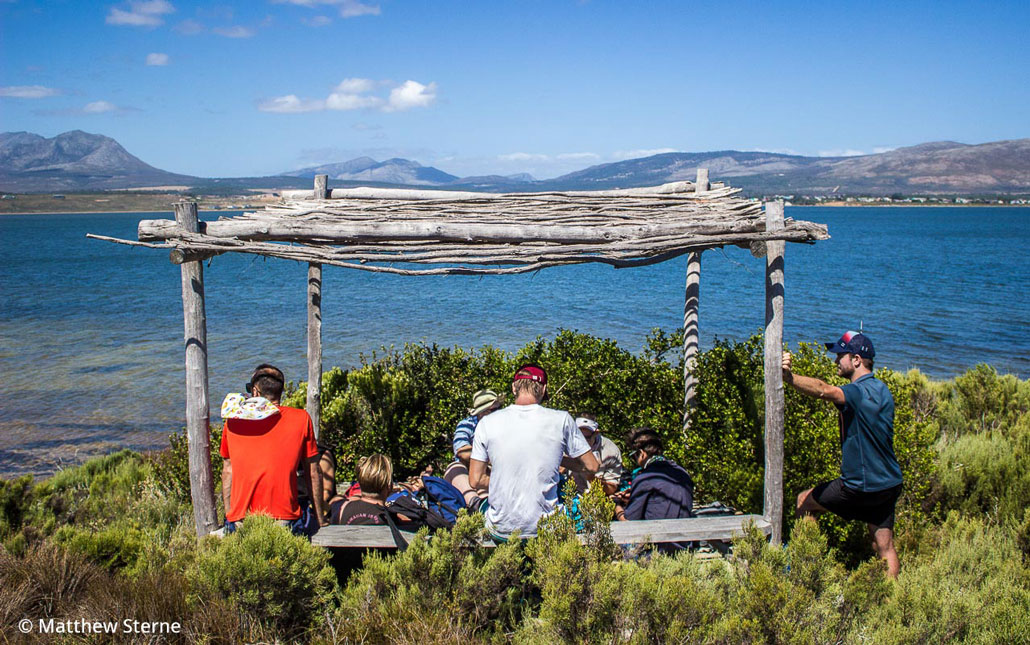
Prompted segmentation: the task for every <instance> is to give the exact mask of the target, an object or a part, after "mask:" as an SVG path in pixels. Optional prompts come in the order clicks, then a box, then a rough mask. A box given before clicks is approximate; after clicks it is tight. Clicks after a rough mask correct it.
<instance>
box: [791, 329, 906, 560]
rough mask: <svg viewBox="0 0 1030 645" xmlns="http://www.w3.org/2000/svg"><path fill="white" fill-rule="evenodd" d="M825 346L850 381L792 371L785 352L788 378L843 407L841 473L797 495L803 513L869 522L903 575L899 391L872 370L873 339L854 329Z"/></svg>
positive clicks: (877, 545) (880, 550)
mask: <svg viewBox="0 0 1030 645" xmlns="http://www.w3.org/2000/svg"><path fill="white" fill-rule="evenodd" d="M826 349H828V350H829V351H831V352H833V353H834V354H836V355H837V357H836V359H835V360H834V362H835V363H836V364H837V374H839V375H840V376H843V377H844V378H846V379H848V380H849V381H851V382H850V383H848V384H847V385H844V386H842V387H835V386H833V385H830V384H828V383H826V382H824V381H821V380H819V379H817V378H812V377H810V376H801V375H800V374H794V373H793V372H792V371H791V356H790V352H784V353H783V380H784V382H786V383H789V384H790V385H792V386H793V387H794V388H795V389H796V390H798V391H799V392H801V393H802V394H805V395H807V396H811V397H815V398H819V399H824V400H827V401H831V402H832V403H833V404H834V405H836V406H837V410H838V411H839V412H840V439H841V455H842V458H841V465H840V474H841V476H840V477H839V478H837V479H834V480H833V481H828V482H824V483H822V484H819V485H818V486H816V487H815V488H809V489H808V490H806V491H804V492H802V493H801V494H800V495H798V499H797V511H798V515H801V516H802V517H805V516H813V515H817V514H819V513H824V512H826V511H830V512H831V513H834V514H836V515H839V516H841V517H843V518H844V519H846V520H861V521H863V522H865V523H866V525H867V526H868V527H869V534H870V536H871V537H872V539H873V548H874V549H875V550H876V553H877V555H878V556H880V558H882V559H884V560H886V561H887V573H888V575H890V576H891V577H892V578H896V577H897V576H898V571H899V569H900V563H899V562H898V553H897V551H896V550H895V549H894V506H895V504H896V503H897V501H898V496H899V495H901V482H902V479H901V466H899V465H898V460H897V458H895V456H894V397H893V396H891V393H890V390H888V389H887V386H886V385H885V384H884V383H883V381H881V380H879V379H877V378H875V377H874V376H873V374H872V371H873V357H874V356H876V352H875V351H874V350H873V343H872V341H871V340H869V338H867V337H866V336H865V335H864V334H861V333H858V332H853V331H849V332H846V333H845V334H844V335H843V336H841V338H840V340H838V341H837V342H836V343H826Z"/></svg>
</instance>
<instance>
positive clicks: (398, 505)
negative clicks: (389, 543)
mask: <svg viewBox="0 0 1030 645" xmlns="http://www.w3.org/2000/svg"><path fill="white" fill-rule="evenodd" d="M402 515H403V517H401V516H402ZM383 516H384V519H385V520H386V523H387V524H389V525H390V531H391V532H392V533H393V541H394V542H395V543H396V544H397V550H398V551H403V550H404V549H406V548H408V542H407V540H405V539H404V537H403V536H402V535H401V532H400V529H401V528H403V529H406V530H412V531H417V530H418V529H420V528H422V527H423V526H428V527H429V529H430V530H433V531H435V530H437V529H449V528H451V527H452V526H454V522H452V521H450V520H449V519H447V518H446V517H444V516H443V515H441V514H440V513H438V512H437V511H435V510H433V509H432V508H429V507H428V506H427V505H426V504H425V502H423V501H422V500H420V499H418V498H416V497H414V496H412V495H411V494H407V493H402V494H400V495H395V496H392V499H390V500H388V501H387V502H386V512H385V513H383ZM398 525H400V527H398Z"/></svg>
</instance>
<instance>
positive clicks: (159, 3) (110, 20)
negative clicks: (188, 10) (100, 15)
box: [105, 0, 175, 27]
mask: <svg viewBox="0 0 1030 645" xmlns="http://www.w3.org/2000/svg"><path fill="white" fill-rule="evenodd" d="M174 11H175V7H174V6H172V3H170V2H168V0H129V3H128V9H120V8H118V7H111V10H110V11H109V12H108V13H107V18H106V20H105V22H107V24H109V25H128V26H130V27H156V26H158V25H160V24H163V23H164V18H162V16H164V15H166V14H169V13H173V12H174Z"/></svg>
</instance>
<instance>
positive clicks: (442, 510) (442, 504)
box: [422, 475, 466, 526]
mask: <svg viewBox="0 0 1030 645" xmlns="http://www.w3.org/2000/svg"><path fill="white" fill-rule="evenodd" d="M422 484H423V486H424V487H423V489H422V490H423V492H424V494H425V497H426V505H427V506H428V507H429V508H430V509H432V510H434V511H436V512H437V513H439V514H440V515H442V516H444V517H445V518H447V520H448V521H449V522H450V525H451V526H454V522H455V521H457V519H458V511H460V510H461V509H463V508H466V506H465V496H464V495H462V494H461V491H460V490H458V489H457V488H455V487H454V485H453V484H451V483H450V482H449V481H447V480H446V479H443V478H441V477H434V476H432V475H423V476H422Z"/></svg>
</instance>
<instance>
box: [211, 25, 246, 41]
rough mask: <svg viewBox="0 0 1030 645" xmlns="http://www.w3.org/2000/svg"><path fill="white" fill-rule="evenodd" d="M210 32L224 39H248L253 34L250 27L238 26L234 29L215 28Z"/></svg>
mask: <svg viewBox="0 0 1030 645" xmlns="http://www.w3.org/2000/svg"><path fill="white" fill-rule="evenodd" d="M211 31H213V32H215V33H216V34H218V35H219V36H225V37H226V38H250V37H251V36H253V35H254V33H255V32H254V30H253V29H251V28H250V27H242V26H240V25H236V26H235V27H215V28H214V29H212V30H211Z"/></svg>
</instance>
